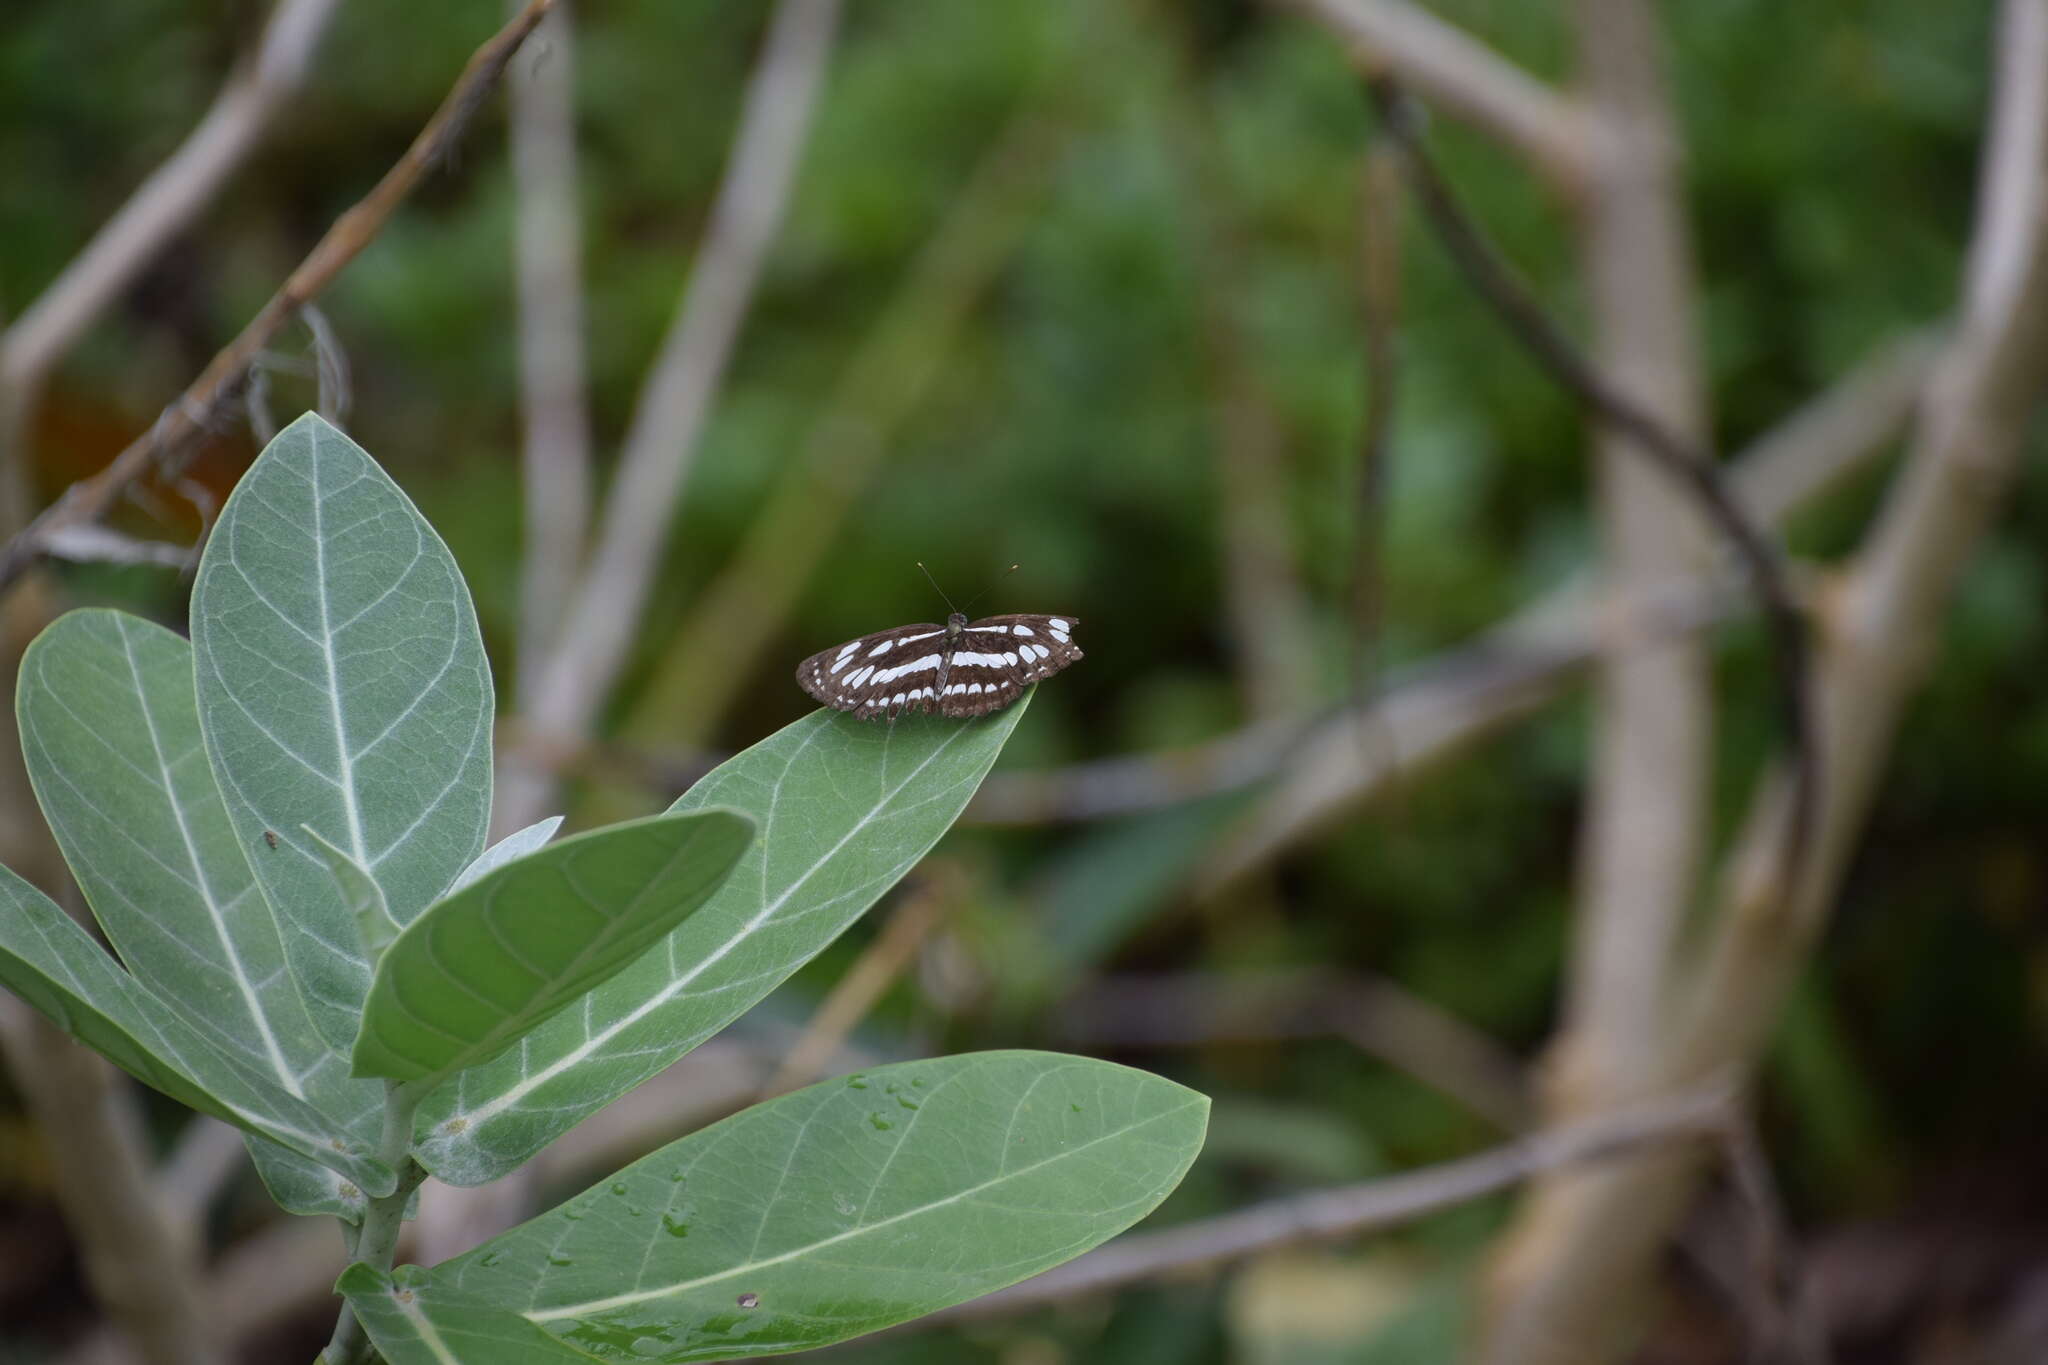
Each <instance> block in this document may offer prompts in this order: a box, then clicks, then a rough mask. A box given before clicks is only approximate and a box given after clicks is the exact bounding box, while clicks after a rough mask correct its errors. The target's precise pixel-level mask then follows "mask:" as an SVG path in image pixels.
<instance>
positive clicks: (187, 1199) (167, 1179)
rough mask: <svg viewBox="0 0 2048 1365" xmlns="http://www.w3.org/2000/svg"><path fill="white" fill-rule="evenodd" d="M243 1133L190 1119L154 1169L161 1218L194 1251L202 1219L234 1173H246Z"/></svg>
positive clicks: (204, 1118) (201, 1239) (200, 1240)
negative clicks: (174, 1227)
mask: <svg viewBox="0 0 2048 1365" xmlns="http://www.w3.org/2000/svg"><path fill="white" fill-rule="evenodd" d="M247 1150H248V1149H247V1147H246V1145H245V1144H244V1143H243V1141H242V1130H241V1129H239V1128H236V1127H234V1126H233V1125H232V1124H228V1123H223V1122H221V1120H219V1119H217V1118H213V1117H211V1116H210V1115H206V1114H194V1115H193V1116H192V1117H191V1118H190V1119H188V1120H186V1123H185V1128H184V1131H183V1132H181V1133H179V1134H178V1141H177V1145H176V1146H174V1147H172V1148H171V1151H170V1155H169V1156H167V1157H165V1158H164V1160H163V1161H162V1162H161V1163H160V1164H159V1165H158V1166H157V1171H156V1176H155V1180H154V1183H155V1186H156V1191H157V1197H158V1199H159V1200H160V1201H161V1202H162V1204H163V1207H164V1212H165V1214H166V1215H167V1216H168V1217H170V1218H171V1219H172V1220H173V1222H174V1223H175V1224H176V1225H177V1226H178V1227H179V1229H180V1230H181V1232H182V1233H183V1234H184V1235H185V1236H186V1237H187V1238H188V1239H189V1240H190V1242H191V1244H192V1245H193V1246H200V1245H203V1244H204V1243H205V1240H206V1238H205V1229H206V1213H207V1210H208V1209H209V1208H211V1207H212V1206H213V1201H214V1199H215V1197H216V1196H218V1195H219V1194H220V1192H221V1190H222V1189H223V1188H224V1187H226V1185H227V1183H228V1182H229V1181H230V1180H232V1179H234V1177H235V1176H236V1174H237V1173H239V1172H240V1171H242V1170H243V1169H245V1164H246V1161H247V1158H246V1156H245V1155H244V1154H245V1153H246V1151H247Z"/></svg>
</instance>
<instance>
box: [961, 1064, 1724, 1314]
mask: <svg viewBox="0 0 2048 1365" xmlns="http://www.w3.org/2000/svg"><path fill="white" fill-rule="evenodd" d="M1733 1103H1734V1097H1733V1095H1732V1093H1731V1092H1730V1091H1729V1090H1728V1089H1727V1088H1726V1087H1724V1086H1715V1087H1709V1088H1707V1089H1705V1090H1702V1091H1698V1092H1696V1093H1693V1094H1689V1095H1685V1096H1682V1097H1679V1098H1675V1099H1671V1100H1665V1101H1661V1102H1659V1103H1656V1104H1647V1105H1643V1106H1641V1107H1639V1108H1637V1109H1633V1110H1628V1111H1625V1112H1622V1113H1618V1114H1611V1115H1608V1116H1605V1117H1603V1118H1599V1119H1594V1120H1590V1121H1588V1122H1585V1123H1580V1124H1573V1125H1570V1126H1568V1127H1563V1128H1557V1129H1553V1130H1551V1131H1549V1132H1545V1133H1538V1134H1535V1135H1533V1136H1530V1137H1526V1138H1522V1139H1519V1140H1517V1141H1514V1142H1510V1143H1506V1144H1504V1145H1502V1146H1499V1147H1495V1148H1493V1149H1492V1150H1490V1151H1487V1152H1482V1153H1480V1154H1479V1155H1477V1156H1471V1157H1466V1158H1464V1159H1463V1160H1461V1161H1447V1162H1444V1163H1442V1164H1441V1165H1436V1166H1426V1167H1423V1168H1422V1169H1421V1170H1417V1171H1409V1172H1406V1173H1405V1174H1402V1175H1396V1176H1389V1177H1386V1178H1383V1179H1379V1180H1368V1181H1365V1182H1363V1183H1361V1184H1356V1185H1344V1186H1339V1187H1337V1188H1334V1189H1328V1190H1317V1191H1314V1192H1312V1193H1309V1194H1300V1195H1294V1196H1291V1197H1289V1198H1285V1199H1275V1200H1272V1201H1270V1202H1267V1203H1264V1204H1255V1205H1253V1206H1252V1207H1250V1208H1247V1209H1241V1210H1239V1211H1238V1212H1236V1213H1227V1214H1224V1215H1222V1216H1221V1217H1217V1218H1208V1219H1204V1220H1202V1221H1201V1222H1197V1223H1190V1224H1187V1225H1185V1226H1182V1227H1177V1228H1169V1229H1167V1230H1166V1231H1163V1232H1141V1233H1133V1234H1130V1235H1127V1236H1125V1237H1122V1238H1119V1239H1118V1240H1116V1241H1114V1242H1112V1243H1110V1244H1109V1245H1108V1246H1106V1247H1102V1248H1100V1249H1098V1250H1095V1251H1091V1252H1089V1253H1088V1254H1087V1255H1085V1256H1082V1257H1079V1258H1078V1259H1076V1260H1073V1261H1069V1262H1068V1263H1067V1264H1065V1265H1063V1266H1060V1267H1059V1268H1057V1269H1055V1270H1049V1271H1047V1272H1046V1273H1045V1274H1043V1275H1040V1276H1037V1277H1036V1278H1034V1279H1029V1280H1026V1281H1024V1282H1023V1283H1022V1284H1018V1285H1013V1286H1011V1287H1010V1288H1008V1289H1004V1290H1000V1291H998V1292H997V1293H994V1294H990V1295H988V1296H987V1297H986V1298H980V1299H976V1300H974V1301H973V1302H972V1303H966V1304H962V1305H961V1306H960V1307H958V1308H955V1309H952V1310H950V1311H948V1312H945V1313H941V1314H937V1315H935V1316H934V1318H931V1319H926V1320H925V1321H941V1322H946V1321H958V1320H960V1319H963V1318H982V1317H993V1316H995V1315H997V1314H1001V1313H1011V1312H1015V1311H1017V1310H1018V1309H1022V1308H1028V1307H1033V1306H1035V1305H1038V1304H1042V1303H1052V1302H1057V1301H1059V1300H1062V1299H1068V1298H1072V1297H1074V1296H1076V1295H1079V1294H1089V1293H1099V1292H1101V1291H1103V1290H1106V1289H1114V1288H1116V1287H1118V1286H1120V1285H1126V1284H1131V1283H1135V1282H1137V1281H1140V1280H1151V1279H1158V1278H1160V1277H1161V1276H1164V1275H1169V1274H1174V1273H1179V1272H1184V1271H1188V1270H1192V1269H1196V1268H1199V1267H1202V1266H1208V1265H1214V1264H1216V1263H1218V1262H1221V1261H1230V1260H1236V1259H1239V1258H1241V1257H1244V1256H1249V1255H1251V1254H1253V1253H1255V1252H1262V1251H1270V1250H1272V1249H1274V1248H1276V1247H1284V1246H1293V1245H1296V1244H1299V1243H1302V1242H1316V1241H1329V1240H1332V1239H1335V1238H1341V1237H1356V1236H1359V1235H1361V1234H1364V1233H1369V1232H1376V1231H1378V1230H1380V1229H1382V1228H1388V1227H1393V1226H1396V1225H1398V1224H1401V1223H1408V1222H1413V1221H1414V1220H1416V1219H1418V1218H1423V1217H1426V1216H1428V1215H1430V1214H1433V1213H1437V1212H1440V1211H1442V1210H1444V1209H1448V1208H1454V1207H1456V1206H1457V1205H1460V1204H1466V1203H1470V1202H1471V1201H1472V1200H1474V1199H1478V1198H1482V1197H1484V1196H1485V1195H1489V1194H1493V1193H1495V1192H1497V1191H1500V1190H1504V1189H1508V1188H1511V1187H1512V1186H1514V1185H1516V1184H1518V1183H1520V1182H1521V1181H1523V1180H1526V1179H1528V1178H1529V1177H1530V1176H1532V1175H1534V1174H1536V1173H1538V1172H1541V1171H1548V1170H1555V1169H1557V1168H1559V1167H1563V1166H1573V1165H1578V1164H1581V1163H1584V1162H1589V1161H1599V1160H1603V1159H1606V1158H1610V1157H1614V1156H1617V1155H1620V1154H1622V1153H1626V1152H1634V1151H1637V1150H1639V1149H1641V1148H1644V1147H1667V1146H1672V1145H1676V1144H1680V1143H1686V1142H1692V1141H1696V1140H1698V1139H1700V1138H1702V1137H1711V1136H1712V1135H1713V1134H1715V1133H1716V1132H1718V1131H1719V1130H1720V1129H1721V1128H1722V1127H1723V1126H1724V1125H1725V1124H1726V1123H1727V1122H1728V1115H1729V1113H1730V1111H1731V1108H1732V1106H1733Z"/></svg>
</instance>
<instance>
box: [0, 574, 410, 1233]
mask: <svg viewBox="0 0 2048 1365" xmlns="http://www.w3.org/2000/svg"><path fill="white" fill-rule="evenodd" d="M16 710H17V713H18V716H19V720H20V727H21V736H22V753H23V757H24V759H25V761H26V763H27V766H28V771H29V775H30V777H31V779H32V780H33V782H34V784H35V787H36V794H37V797H38V799H39V801H40V802H41V804H42V807H43V812H44V814H45V815H46V816H47V817H48V818H49V821H50V827H51V829H52V830H53V831H54V832H55V833H56V836H57V841H58V843H59V844H60V845H61V846H62V848H63V850H64V854H65V857H66V859H67V860H68V861H69V862H70V863H71V864H72V870H73V872H74V874H75V875H76V876H77V878H78V882H79V885H80V886H81V887H82V888H83V889H84V891H85V894H86V899H87V901H88V902H89V903H90V904H91V905H92V907H93V911H94V914H95V915H96V917H97V918H98V920H99V922H100V924H101V926H102V927H103V928H104V929H105V930H106V933H107V937H108V939H109V940H111V941H112V943H113V945H114V949H115V951H116V952H118V953H119V954H120V955H121V957H122V959H123V961H125V962H126V963H127V964H128V965H129V967H130V969H131V970H132V971H133V972H134V973H135V978H136V979H137V980H138V981H140V982H142V983H143V984H144V985H146V986H148V987H149V988H150V990H151V993H152V996H153V998H154V999H155V1000H156V1001H159V1002H161V1003H162V1004H163V1005H164V1006H165V1007H166V1008H167V1009H170V1010H172V1011H174V1012H176V1013H177V1014H179V1015H180V1016H181V1017H182V1018H183V1019H184V1021H185V1022H186V1023H187V1024H190V1025H191V1026H192V1027H193V1028H194V1029H196V1030H197V1031H198V1032H199V1033H201V1034H202V1035H204V1037H205V1038H206V1040H207V1041H208V1042H210V1043H212V1044H213V1045H214V1046H215V1047H216V1048H217V1049H219V1050H221V1051H224V1052H226V1053H228V1054H230V1055H231V1056H235V1057H238V1058H240V1059H241V1060H242V1061H243V1062H244V1063H245V1064H247V1065H248V1066H249V1068H250V1069H251V1070H253V1071H255V1072H257V1073H258V1074H260V1075H262V1076H263V1077H264V1078H265V1079H266V1080H268V1081H269V1082H271V1083H273V1084H275V1085H277V1086H278V1087H279V1088H281V1089H283V1090H284V1091H286V1092H288V1093H289V1094H291V1095H294V1096H296V1097H298V1098H301V1099H304V1100H306V1101H307V1102H309V1103H310V1104H312V1105H313V1106H314V1108H316V1109H318V1110H319V1111H320V1112H321V1114H322V1116H323V1117H324V1118H325V1119H326V1120H327V1124H326V1128H327V1131H328V1133H329V1134H330V1135H338V1136H345V1137H347V1138H349V1139H350V1140H352V1141H354V1142H356V1143H357V1144H358V1145H359V1146H360V1147H361V1148H362V1149H363V1150H366V1151H367V1150H370V1149H372V1147H373V1146H374V1144H375V1143H376V1141H377V1138H378V1136H379V1133H380V1130H381V1127H382V1108H383V1087H382V1086H381V1085H379V1084H376V1083H374V1082H367V1081H354V1080H351V1079H349V1076H348V1064H347V1059H346V1058H345V1057H343V1056H342V1055H341V1054H340V1053H338V1052H335V1051H334V1050H333V1049H331V1048H330V1047H328V1046H327V1043H326V1042H325V1040H323V1039H322V1038H321V1037H320V1035H319V1033H318V1032H317V1031H316V1030H315V1029H314V1027H313V1024H312V1020H311V1018H310V1017H309V1016H308V1014H307V1012H306V1006H305V1003H304V1001H303V1000H302V999H301V998H300V995H299V989H298V986H297V984H296V983H295V982H294V980H293V979H292V976H291V974H290V972H288V971H286V970H285V962H284V950H283V946H282V943H281V941H280V939H279V933H278V925H277V921H276V919H275V917H274V916H273V914H272V912H271V909H270V904H269V902H268V901H267V900H266V899H265V898H264V896H263V894H262V893H261V891H259V890H258V888H257V886H256V883H255V880H254V877H253V874H252V873H251V871H250V867H249V863H250V860H251V859H255V858H274V857H278V856H281V854H282V849H281V848H272V847H271V846H270V843H269V841H268V840H266V839H265V838H264V837H263V831H262V830H261V829H256V828H250V829H247V830H244V831H241V832H239V833H238V832H237V831H236V829H235V828H234V826H233V824H232V823H231V821H230V819H229V816H228V812H227V808H226V807H225V806H224V805H223V804H222V803H221V799H220V791H219V788H218V787H216V786H215V784H214V780H213V772H212V770H211V769H210V768H209V767H208V766H207V762H206V756H205V754H204V753H203V752H202V751H201V747H200V739H199V716H198V710H197V706H196V703H195V702H194V700H193V686H192V646H191V645H190V644H189V643H187V642H186V641H185V640H184V639H183V638H181V637H180V636H177V635H174V634H172V633H171V632H170V631H168V630H165V629H163V628H162V627H161V626H157V625H153V624H151V623H150V622H147V621H144V620H141V619H140V618H138V617H134V616H128V615H125V614H123V613H120V612H112V611H101V610H88V611H75V612H71V613H69V614H67V615H65V616H64V617H62V618H61V619H59V620H58V621H57V622H56V623H54V624H53V625H51V626H50V628H49V629H48V630H46V631H44V632H43V634H42V635H41V636H39V637H38V638H37V639H36V641H35V643H34V644H32V645H30V646H29V649H28V651H27V653H26V654H25V655H24V656H23V659H22V668H21V678H20V682H19V685H18V688H17V692H16ZM250 1144H251V1149H252V1150H258V1151H260V1150H261V1149H263V1148H268V1150H269V1151H270V1152H272V1153H276V1154H277V1157H276V1160H275V1161H273V1162H271V1163H269V1164H268V1165H265V1164H264V1163H262V1162H260V1161H259V1167H260V1168H261V1169H263V1171H264V1174H265V1178H266V1180H268V1181H269V1183H270V1184H271V1187H272V1189H273V1191H275V1192H276V1193H277V1194H278V1195H279V1201H278V1202H279V1203H280V1204H282V1205H283V1206H284V1207H286V1208H288V1209H290V1210H291V1211H292V1212H294V1213H320V1212H329V1213H333V1212H342V1211H344V1209H345V1208H347V1207H349V1205H350V1201H349V1198H348V1190H347V1189H345V1188H342V1187H343V1186H344V1185H346V1186H349V1187H350V1188H352V1187H353V1185H352V1182H348V1181H346V1180H345V1179H344V1178H343V1177H342V1176H339V1175H337V1174H335V1173H333V1172H331V1171H329V1170H327V1169H326V1168H325V1167H323V1166H320V1165H318V1164H316V1163H314V1162H312V1161H309V1160H307V1159H306V1158H304V1157H300V1156H298V1155H296V1154H294V1153H291V1152H289V1151H288V1150H287V1149H285V1148H282V1147H277V1146H275V1145H272V1144H269V1143H266V1142H264V1141H263V1140H262V1139H260V1138H257V1137H255V1136H253V1135H252V1136H251V1138H250ZM290 1163H297V1165H298V1166H299V1167H301V1168H303V1178H300V1179H296V1180H292V1181H285V1180H283V1179H271V1176H272V1170H271V1167H273V1166H280V1165H286V1164H290ZM316 1190H317V1191H319V1195H318V1197H317V1198H316V1197H314V1192H315V1191H316ZM353 1203H354V1205H356V1206H359V1205H360V1204H361V1199H360V1196H358V1197H357V1198H355V1200H354V1201H353Z"/></svg>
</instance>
